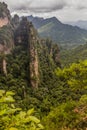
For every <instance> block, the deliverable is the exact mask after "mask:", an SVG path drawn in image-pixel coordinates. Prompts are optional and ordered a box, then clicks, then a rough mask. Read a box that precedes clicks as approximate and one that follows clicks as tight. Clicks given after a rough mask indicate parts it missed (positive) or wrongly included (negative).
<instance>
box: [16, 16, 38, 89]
mask: <svg viewBox="0 0 87 130" xmlns="http://www.w3.org/2000/svg"><path fill="white" fill-rule="evenodd" d="M37 43H38V36H37V33H36V30H35V29H34V27H33V25H32V23H30V22H28V21H27V18H25V17H23V18H22V21H21V22H20V25H19V27H18V28H17V30H16V32H15V44H16V45H22V46H24V47H25V48H27V49H26V50H27V54H28V55H29V81H30V84H31V86H32V87H33V88H34V87H35V88H37V87H38V83H39V70H38V62H39V61H38V54H37V47H36V46H37V45H36V44H37Z"/></svg>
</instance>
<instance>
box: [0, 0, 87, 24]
mask: <svg viewBox="0 0 87 130" xmlns="http://www.w3.org/2000/svg"><path fill="white" fill-rule="evenodd" d="M0 1H2V2H3V1H4V2H5V3H7V4H8V7H9V9H10V11H11V13H12V14H14V13H17V14H19V15H21V16H22V15H34V16H40V17H45V18H47V17H52V16H56V17H57V18H58V19H59V20H61V21H62V22H66V21H77V20H87V0H0Z"/></svg>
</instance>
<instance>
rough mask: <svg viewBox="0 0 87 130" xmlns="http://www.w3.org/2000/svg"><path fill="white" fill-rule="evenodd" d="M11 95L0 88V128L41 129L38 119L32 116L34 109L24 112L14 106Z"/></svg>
mask: <svg viewBox="0 0 87 130" xmlns="http://www.w3.org/2000/svg"><path fill="white" fill-rule="evenodd" d="M13 95H14V93H13V92H12V91H7V92H6V91H4V90H0V130H42V129H43V126H42V125H41V124H40V120H39V119H37V118H36V117H35V116H33V113H34V109H30V110H28V111H26V112H25V111H22V109H21V108H16V107H15V105H14V102H15V100H14V98H13Z"/></svg>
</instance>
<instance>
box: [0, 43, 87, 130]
mask: <svg viewBox="0 0 87 130" xmlns="http://www.w3.org/2000/svg"><path fill="white" fill-rule="evenodd" d="M47 43H48V42H47ZM49 45H50V44H49V43H48V46H49ZM25 50H26V49H24V48H22V46H17V47H16V48H15V49H14V50H13V52H12V54H10V55H7V63H8V64H7V70H8V75H7V77H6V76H4V75H2V74H0V88H1V89H5V90H9V91H10V90H11V91H14V92H15V93H16V95H15V96H14V98H15V100H16V103H15V106H17V107H18V108H16V107H15V108H13V107H12V105H11V104H13V103H14V102H12V103H10V106H9V104H8V105H7V106H6V107H7V109H8V107H11V109H16V110H17V111H15V112H13V115H14V114H15V113H17V114H18V115H20V113H21V112H20V111H21V110H20V109H19V108H20V107H21V108H22V109H23V110H22V111H28V109H31V108H32V107H33V108H34V109H35V110H36V111H37V113H35V116H36V117H38V118H40V119H41V122H42V124H43V126H44V129H45V130H58V129H59V130H67V129H69V130H72V129H76V130H79V129H82V130H83V129H86V126H87V123H86V122H87V118H86V113H87V78H86V77H87V61H86V60H85V61H81V62H79V61H78V63H73V64H72V65H70V66H69V65H68V67H65V68H63V69H61V68H58V69H56V70H55V72H54V69H55V65H54V64H53V63H54V62H53V61H52V60H51V59H50V58H51V57H50V56H49V55H48V53H47V52H48V50H47V48H46V45H44V50H43V51H41V48H40V47H39V46H38V50H40V51H38V52H39V56H40V61H39V67H40V74H41V77H40V80H41V83H40V84H39V88H38V89H32V88H31V87H30V86H29V74H28V73H27V72H28V62H29V57H28V55H27V52H26V51H25ZM44 53H45V54H44ZM43 54H44V55H43ZM47 61H48V62H47ZM49 64H52V66H49ZM8 86H9V87H8ZM2 92H4V93H3V95H4V96H6V92H5V91H2ZM3 95H2V96H3ZM11 96H12V95H11ZM11 99H12V98H11ZM6 104H7V103H6ZM9 109H10V108H9ZM31 110H32V109H31ZM0 111H1V110H0ZM24 113H26V112H23V114H24ZM26 114H27V113H26ZM13 115H12V116H13ZM7 116H10V115H8V114H7ZM8 118H10V119H11V118H13V117H8ZM17 118H19V116H18V117H16V115H15V117H14V118H13V120H15V121H18V120H16V119H17ZM10 119H9V120H10ZM4 123H5V122H4ZM8 123H9V122H8ZM21 123H22V124H23V122H21ZM22 124H20V123H19V126H17V127H16V129H18V130H20V129H22V128H21V127H30V126H27V125H25V124H26V123H25V124H24V126H22ZM5 125H6V124H5ZM5 125H4V126H5ZM8 126H9V124H8ZM35 126H36V125H35ZM11 127H14V126H11ZM4 129H6V128H2V130H4ZM26 129H27V128H26Z"/></svg>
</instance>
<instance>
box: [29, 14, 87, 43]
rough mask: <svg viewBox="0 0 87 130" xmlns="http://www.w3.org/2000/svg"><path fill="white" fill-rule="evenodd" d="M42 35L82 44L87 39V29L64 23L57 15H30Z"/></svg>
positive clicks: (54, 39)
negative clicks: (40, 16)
mask: <svg viewBox="0 0 87 130" xmlns="http://www.w3.org/2000/svg"><path fill="white" fill-rule="evenodd" d="M28 20H29V21H31V22H32V23H33V24H34V26H35V28H36V29H37V30H38V33H39V35H40V36H41V37H43V38H44V37H45V38H46V37H48V38H51V39H52V40H53V41H55V42H58V43H73V44H75V43H78V44H82V43H85V42H86V41H87V31H86V30H84V29H81V28H79V27H76V26H75V27H73V26H71V25H68V24H63V23H62V22H60V21H59V20H58V19H57V18H56V17H52V18H48V19H44V18H39V17H33V16H32V15H31V16H28Z"/></svg>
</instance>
